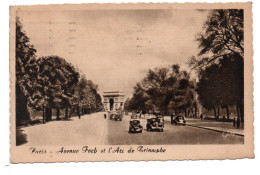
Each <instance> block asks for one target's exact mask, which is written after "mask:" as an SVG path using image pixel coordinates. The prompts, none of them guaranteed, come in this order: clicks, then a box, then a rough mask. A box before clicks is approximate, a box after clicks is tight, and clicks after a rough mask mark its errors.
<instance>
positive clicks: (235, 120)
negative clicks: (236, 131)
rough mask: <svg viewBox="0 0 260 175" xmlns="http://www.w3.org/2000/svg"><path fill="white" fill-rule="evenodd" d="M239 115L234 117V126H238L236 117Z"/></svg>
mask: <svg viewBox="0 0 260 175" xmlns="http://www.w3.org/2000/svg"><path fill="white" fill-rule="evenodd" d="M236 118H237V117H234V119H233V127H234V128H236V122H237V119H236Z"/></svg>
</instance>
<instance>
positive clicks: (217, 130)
mask: <svg viewBox="0 0 260 175" xmlns="http://www.w3.org/2000/svg"><path fill="white" fill-rule="evenodd" d="M186 125H187V126H190V127H194V128H200V129H206V130H211V131H216V132H220V133H227V134H233V135H237V136H242V137H244V135H243V134H238V133H234V132H230V131H223V130H219V129H213V128H207V127H202V126H196V125H189V124H187V123H186Z"/></svg>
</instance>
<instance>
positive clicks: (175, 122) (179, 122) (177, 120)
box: [171, 116, 186, 126]
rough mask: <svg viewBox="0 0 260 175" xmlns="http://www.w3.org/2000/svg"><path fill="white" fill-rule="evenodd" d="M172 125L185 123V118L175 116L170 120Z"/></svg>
mask: <svg viewBox="0 0 260 175" xmlns="http://www.w3.org/2000/svg"><path fill="white" fill-rule="evenodd" d="M171 123H172V125H173V124H175V125H183V126H184V125H186V120H185V118H184V117H183V116H177V117H176V118H175V119H173V120H172V122H171Z"/></svg>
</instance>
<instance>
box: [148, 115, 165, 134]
mask: <svg viewBox="0 0 260 175" xmlns="http://www.w3.org/2000/svg"><path fill="white" fill-rule="evenodd" d="M163 128H164V120H163V118H162V117H156V118H150V119H147V124H146V129H147V131H156V130H157V131H161V132H163Z"/></svg>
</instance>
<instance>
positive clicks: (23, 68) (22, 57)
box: [15, 17, 37, 124]
mask: <svg viewBox="0 0 260 175" xmlns="http://www.w3.org/2000/svg"><path fill="white" fill-rule="evenodd" d="M35 53H36V49H34V47H33V45H31V44H30V40H29V38H28V37H27V35H26V33H25V32H24V31H23V25H22V23H21V22H20V19H19V18H18V17H17V18H16V45H15V63H16V65H15V68H16V82H15V83H16V88H15V89H16V122H17V124H19V122H20V121H22V120H28V119H30V113H29V110H28V102H27V98H28V96H30V94H31V93H32V92H33V85H32V82H34V79H35V78H36V75H37V74H36V71H37V64H36V63H35V57H36V56H35Z"/></svg>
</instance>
